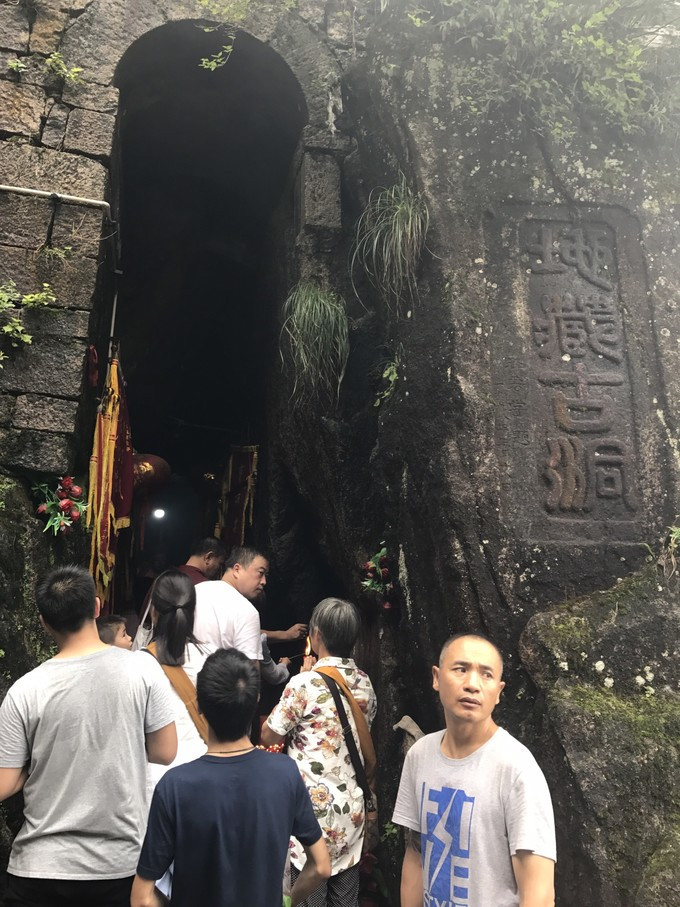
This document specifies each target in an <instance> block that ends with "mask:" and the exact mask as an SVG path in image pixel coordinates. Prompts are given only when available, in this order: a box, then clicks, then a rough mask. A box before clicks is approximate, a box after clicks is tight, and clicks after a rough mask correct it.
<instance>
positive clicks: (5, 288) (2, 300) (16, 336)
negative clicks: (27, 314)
mask: <svg viewBox="0 0 680 907" xmlns="http://www.w3.org/2000/svg"><path fill="white" fill-rule="evenodd" d="M56 301H57V297H56V296H55V295H54V293H53V292H52V288H51V287H50V285H49V284H48V283H44V284H43V285H42V290H39V291H38V292H37V293H26V294H25V295H23V296H22V295H21V293H19V291H18V290H17V285H16V284H15V282H14V281H13V280H9V281H8V282H7V283H4V284H2V285H0V320H1V321H2V328H0V336H1V338H2V340H4V341H6V342H7V343H9V344H10V346H11V347H13V348H14V349H16V348H17V347H18V346H19V344H21V343H25V344H30V343H32V342H33V337H32V336H31V335H30V334H28V333H27V332H26V330H25V329H24V326H23V324H22V322H21V312H20V308H22V307H23V308H39V307H40V306H45V305H49V304H50V303H53V302H56ZM15 313H16V314H15ZM5 359H7V354H6V353H4V352H3V351H2V350H0V369H2V368H4V366H3V362H4V360H5Z"/></svg>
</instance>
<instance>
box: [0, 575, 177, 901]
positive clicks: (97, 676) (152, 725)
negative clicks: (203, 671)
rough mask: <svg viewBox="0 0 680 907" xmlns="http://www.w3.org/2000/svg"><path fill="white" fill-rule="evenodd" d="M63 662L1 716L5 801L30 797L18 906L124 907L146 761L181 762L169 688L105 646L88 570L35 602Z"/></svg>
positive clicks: (15, 696)
mask: <svg viewBox="0 0 680 907" xmlns="http://www.w3.org/2000/svg"><path fill="white" fill-rule="evenodd" d="M36 600H37V605H38V611H39V613H40V621H41V623H42V625H43V627H44V628H45V629H46V630H47V632H48V633H49V634H50V635H51V636H52V637H53V639H54V641H55V642H56V644H57V648H58V649H59V653H58V654H57V655H55V657H54V658H50V659H49V660H48V661H46V662H44V663H43V664H41V665H39V666H38V667H37V668H35V669H34V670H33V671H30V672H29V673H28V674H25V675H24V676H23V677H21V678H19V680H17V681H16V683H15V684H13V685H12V686H11V687H10V689H9V690H8V692H7V695H6V696H5V699H4V701H3V703H2V706H0V800H4V799H5V798H7V797H9V796H11V795H12V794H14V793H16V792H17V791H19V790H22V789H23V791H24V824H23V826H22V827H21V830H20V831H19V834H18V835H17V837H16V839H15V841H14V844H13V845H12V854H11V856H10V860H9V868H8V887H7V894H6V896H5V901H4V903H5V904H6V905H8V907H19V905H27V904H30V905H31V907H78V905H80V907H91V905H94V904H96V905H97V907H126V905H129V903H130V889H131V887H132V880H133V878H134V874H135V867H136V863H137V860H138V858H139V852H140V848H141V845H142V838H143V836H144V829H145V826H146V818H147V809H148V807H147V801H146V796H145V786H146V765H147V758H148V759H149V761H151V762H158V763H161V764H164V765H168V764H169V763H170V762H172V760H173V759H174V758H175V753H176V752H177V734H176V731H175V722H174V711H173V707H172V701H171V699H170V695H169V688H168V682H167V680H166V678H165V676H164V674H163V671H162V670H161V667H160V665H159V664H158V663H157V662H156V660H155V659H153V658H150V657H149V656H148V655H146V654H144V653H141V652H139V653H135V652H128V651H125V650H123V649H120V648H117V647H114V646H109V645H106V643H103V642H101V640H100V639H99V634H98V632H97V626H96V624H95V618H96V617H97V616H98V615H99V599H98V598H97V597H96V595H95V587H94V583H93V581H92V577H91V576H90V575H89V573H88V572H87V571H86V570H84V569H83V568H82V567H75V566H68V567H58V568H56V569H55V570H53V571H51V573H49V574H48V575H47V576H46V577H45V579H43V580H42V581H41V582H40V583H39V585H38V588H37V591H36Z"/></svg>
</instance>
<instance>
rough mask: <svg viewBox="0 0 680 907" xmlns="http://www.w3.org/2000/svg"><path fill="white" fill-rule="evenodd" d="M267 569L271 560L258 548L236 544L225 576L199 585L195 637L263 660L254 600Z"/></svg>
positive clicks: (218, 647)
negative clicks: (241, 546)
mask: <svg viewBox="0 0 680 907" xmlns="http://www.w3.org/2000/svg"><path fill="white" fill-rule="evenodd" d="M268 572H269V562H268V561H267V558H266V557H265V556H264V555H263V554H262V553H261V552H259V551H258V550H257V549H255V548H234V549H233V551H232V552H231V554H230V555H229V557H228V559H227V561H226V564H225V572H224V575H223V576H222V579H221V580H215V581H214V582H206V583H199V585H198V586H196V613H195V616H194V636H195V637H196V639H197V640H198V641H199V642H203V643H208V644H209V645H212V646H214V647H215V648H216V649H229V648H234V649H238V650H239V652H243V654H244V655H247V656H248V658H250V659H252V660H253V661H258V662H259V661H261V660H262V642H261V640H260V633H261V630H260V615H259V614H258V611H257V609H256V608H255V607H254V606H253V605H252V604H251V600H252V599H254V598H257V596H258V595H259V594H260V593H261V592H262V591H263V589H264V587H265V586H266V584H267V573H268Z"/></svg>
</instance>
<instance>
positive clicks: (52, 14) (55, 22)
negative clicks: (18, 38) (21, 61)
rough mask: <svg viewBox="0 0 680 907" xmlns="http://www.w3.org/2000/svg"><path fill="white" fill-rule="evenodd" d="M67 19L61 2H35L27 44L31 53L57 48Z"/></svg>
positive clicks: (47, 52) (44, 52)
mask: <svg viewBox="0 0 680 907" xmlns="http://www.w3.org/2000/svg"><path fill="white" fill-rule="evenodd" d="M68 21H69V18H68V10H67V9H64V5H63V4H62V3H60V2H54V0H47V2H46V0H41V2H40V3H38V4H36V17H35V22H34V23H33V26H32V28H31V39H30V44H29V46H30V49H31V51H32V53H39V54H51V53H54V51H56V50H59V43H60V41H61V36H62V35H63V33H64V29H65V28H66V24H67V23H68ZM71 65H79V64H71ZM80 65H82V64H80Z"/></svg>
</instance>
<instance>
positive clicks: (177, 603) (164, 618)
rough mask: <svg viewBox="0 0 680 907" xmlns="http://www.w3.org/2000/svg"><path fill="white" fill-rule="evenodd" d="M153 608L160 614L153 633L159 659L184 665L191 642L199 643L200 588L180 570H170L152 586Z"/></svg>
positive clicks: (166, 663)
mask: <svg viewBox="0 0 680 907" xmlns="http://www.w3.org/2000/svg"><path fill="white" fill-rule="evenodd" d="M151 607H152V608H155V609H156V613H157V614H158V617H157V619H156V626H155V628H154V634H153V638H154V642H155V643H156V658H157V659H158V661H159V662H160V663H161V664H163V665H174V666H176V665H183V664H184V658H185V652H186V647H187V643H188V642H194V643H195V642H196V639H195V638H194V612H195V610H196V587H195V586H194V584H193V583H192V581H191V580H190V579H189V577H188V576H187V575H186V574H185V573H182V572H181V571H180V570H174V569H173V570H166V571H165V572H164V573H161V575H160V576H158V577H157V578H156V579H155V580H154V583H153V586H152V587H151Z"/></svg>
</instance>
